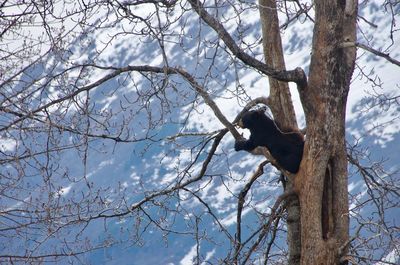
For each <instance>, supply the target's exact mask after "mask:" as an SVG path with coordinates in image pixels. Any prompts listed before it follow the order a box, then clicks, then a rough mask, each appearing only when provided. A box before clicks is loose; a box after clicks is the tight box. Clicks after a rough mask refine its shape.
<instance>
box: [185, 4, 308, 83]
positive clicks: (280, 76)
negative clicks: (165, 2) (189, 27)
mask: <svg viewBox="0 0 400 265" xmlns="http://www.w3.org/2000/svg"><path fill="white" fill-rule="evenodd" d="M188 2H189V3H190V5H191V6H192V8H193V9H194V10H195V11H196V13H197V14H198V15H199V16H200V17H201V19H202V20H203V21H204V22H206V23H207V24H208V25H209V26H210V27H211V28H212V29H214V30H215V31H216V32H217V33H218V36H219V37H220V38H221V40H222V41H223V42H224V43H225V45H226V46H227V47H228V48H229V50H230V51H231V52H232V54H233V55H235V56H236V57H237V58H239V59H240V60H241V61H242V62H244V63H245V64H247V65H249V66H251V67H253V68H255V69H257V70H258V71H260V72H262V73H264V74H266V75H268V76H270V77H273V78H275V79H277V80H279V81H285V82H295V83H296V84H297V85H298V86H299V88H302V87H305V86H306V85H307V78H306V75H305V73H304V71H303V69H301V68H300V67H297V68H296V69H294V70H290V71H285V70H275V69H273V68H271V67H269V66H268V65H267V64H265V63H263V62H261V61H259V60H257V59H255V58H253V57H251V56H250V55H248V54H247V53H245V52H244V51H243V50H242V49H241V48H240V47H239V46H238V45H237V44H236V43H235V41H234V40H233V38H232V37H231V35H230V34H229V33H228V32H227V31H226V29H225V28H224V26H223V25H222V24H221V23H220V22H219V21H218V20H217V19H215V18H214V17H213V16H212V15H210V14H209V13H208V12H207V11H206V10H205V9H204V8H203V7H202V6H201V4H200V2H199V1H198V0H188Z"/></svg>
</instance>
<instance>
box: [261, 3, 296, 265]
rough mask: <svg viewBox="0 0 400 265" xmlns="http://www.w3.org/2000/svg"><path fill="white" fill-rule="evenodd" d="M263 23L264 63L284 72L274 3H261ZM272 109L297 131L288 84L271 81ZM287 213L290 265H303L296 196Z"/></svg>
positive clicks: (289, 181)
mask: <svg viewBox="0 0 400 265" xmlns="http://www.w3.org/2000/svg"><path fill="white" fill-rule="evenodd" d="M259 10H260V21H261V27H262V37H263V50H264V58H265V62H266V64H267V65H268V66H270V67H272V68H273V69H276V70H285V69H286V66H285V61H284V55H283V48H282V40H281V35H280V29H279V19H278V12H277V8H276V1H275V0H259ZM268 79H269V88H270V91H269V102H270V104H269V107H270V109H271V112H272V114H273V116H274V120H275V121H276V122H277V123H278V124H279V126H280V128H292V129H296V130H297V129H298V126H297V122H296V115H295V112H294V108H293V102H292V98H291V94H290V90H289V84H288V83H287V82H281V81H278V80H276V79H275V78H273V77H269V78H268ZM282 181H284V182H285V181H286V183H285V184H286V185H284V189H285V192H290V193H291V192H292V190H293V187H294V185H293V178H287V179H286V180H284V179H283V180H282ZM285 208H286V212H287V243H288V251H289V256H288V264H291V265H297V264H300V255H301V237H300V203H299V198H298V197H297V196H290V197H288V198H287V199H286V201H285Z"/></svg>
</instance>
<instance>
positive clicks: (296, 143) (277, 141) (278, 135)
mask: <svg viewBox="0 0 400 265" xmlns="http://www.w3.org/2000/svg"><path fill="white" fill-rule="evenodd" d="M239 125H240V126H241V127H242V128H247V129H249V130H250V133H251V135H250V138H249V140H242V141H236V143H235V150H236V151H240V150H246V151H251V150H253V149H254V148H256V147H257V146H265V147H267V148H268V150H269V152H270V153H271V155H272V156H273V157H274V158H275V160H276V161H277V162H278V163H279V165H280V166H281V167H283V168H284V169H286V170H287V171H289V172H291V173H296V172H297V171H298V170H299V166H300V162H301V159H302V156H303V147H304V141H303V137H302V136H301V135H300V134H299V133H298V132H282V131H281V130H279V129H278V128H277V126H276V125H275V123H274V121H273V120H271V119H270V118H268V117H267V116H266V115H265V114H264V112H263V111H260V110H258V111H257V110H254V111H249V112H247V113H246V114H244V115H243V118H242V119H241V121H240V122H239Z"/></svg>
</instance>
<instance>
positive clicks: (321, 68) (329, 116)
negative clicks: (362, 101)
mask: <svg viewBox="0 0 400 265" xmlns="http://www.w3.org/2000/svg"><path fill="white" fill-rule="evenodd" d="M315 12H316V13H315V14H316V16H315V27H314V35H313V47H312V57H311V64H310V73H309V82H308V86H307V87H305V88H303V89H302V90H300V91H299V93H300V97H301V101H302V105H303V107H304V111H305V116H306V122H307V132H306V135H307V137H306V143H305V147H304V154H303V161H302V165H301V167H300V171H299V173H298V174H297V176H296V178H295V189H296V192H297V193H298V195H299V199H300V205H301V224H302V225H301V243H302V245H301V264H304V265H306V264H316V265H319V264H324V265H329V264H340V263H345V262H343V260H341V258H342V257H343V255H345V254H346V253H339V252H340V251H339V250H340V249H342V246H343V245H345V244H346V242H347V240H348V229H349V219H348V198H347V192H348V191H347V158H346V150H345V113H346V101H347V95H348V91H349V87H350V80H351V76H352V73H353V70H354V62H355V58H356V50H355V48H354V47H348V48H343V43H344V42H346V41H355V40H356V14H357V1H355V0H347V1H344V0H339V1H330V0H323V1H315ZM344 252H346V250H345V251H344Z"/></svg>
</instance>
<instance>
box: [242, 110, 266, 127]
mask: <svg viewBox="0 0 400 265" xmlns="http://www.w3.org/2000/svg"><path fill="white" fill-rule="evenodd" d="M265 118H266V116H265V114H264V110H263V109H259V110H251V111H248V112H246V113H245V114H244V115H243V117H242V118H241V119H240V121H239V122H238V126H239V127H241V128H246V129H252V128H255V127H257V126H259V123H260V121H262V120H264V119H265Z"/></svg>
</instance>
